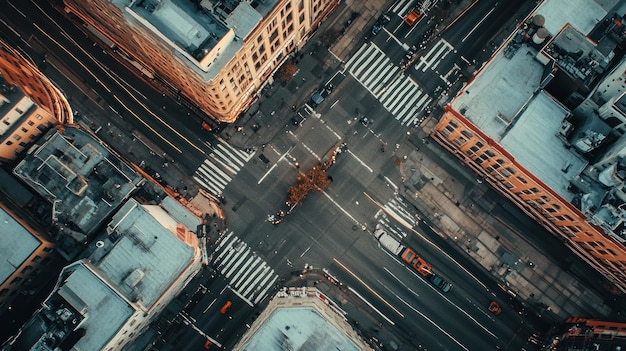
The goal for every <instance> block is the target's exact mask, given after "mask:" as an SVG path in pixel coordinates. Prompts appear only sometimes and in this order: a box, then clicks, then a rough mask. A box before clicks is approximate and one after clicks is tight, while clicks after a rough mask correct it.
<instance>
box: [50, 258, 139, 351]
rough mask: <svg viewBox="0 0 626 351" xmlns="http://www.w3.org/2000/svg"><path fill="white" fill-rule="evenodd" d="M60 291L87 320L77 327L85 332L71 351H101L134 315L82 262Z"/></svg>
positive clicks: (128, 306)
mask: <svg viewBox="0 0 626 351" xmlns="http://www.w3.org/2000/svg"><path fill="white" fill-rule="evenodd" d="M60 292H62V294H63V295H66V296H71V298H70V299H68V300H70V301H72V302H73V304H75V305H77V306H73V307H74V308H77V307H78V308H81V306H84V307H86V310H85V312H86V313H85V315H86V318H85V319H84V320H83V321H82V324H81V325H80V326H81V327H82V328H85V331H86V333H85V335H84V336H83V337H82V338H81V339H80V340H79V341H78V343H76V345H75V346H74V348H73V349H74V350H102V349H103V347H104V345H105V344H106V343H107V342H108V341H109V339H110V338H111V337H112V336H113V335H114V334H116V333H117V331H118V330H119V329H120V328H121V327H122V326H123V325H124V323H126V321H127V320H128V318H129V317H130V316H131V315H132V314H133V309H132V308H131V306H130V305H129V304H128V303H127V302H126V301H124V299H122V298H121V297H120V296H119V295H118V294H116V293H115V292H114V291H113V290H111V288H110V287H109V286H108V285H107V284H105V283H104V282H103V281H102V280H101V279H100V278H99V277H97V276H95V275H94V273H93V272H92V271H91V270H90V269H88V268H87V267H86V266H85V265H84V263H82V262H81V263H80V264H79V265H78V266H76V270H75V271H74V272H73V273H72V274H70V275H69V277H67V279H66V281H65V284H64V285H63V286H62V287H61V289H60Z"/></svg>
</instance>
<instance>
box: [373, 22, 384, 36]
mask: <svg viewBox="0 0 626 351" xmlns="http://www.w3.org/2000/svg"><path fill="white" fill-rule="evenodd" d="M381 29H383V26H382V24H380V23H376V24H374V26H373V27H372V35H376V34H378V32H380V30H381Z"/></svg>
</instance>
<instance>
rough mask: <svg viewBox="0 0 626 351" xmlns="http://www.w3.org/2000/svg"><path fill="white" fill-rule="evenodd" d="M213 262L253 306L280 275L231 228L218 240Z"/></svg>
mask: <svg viewBox="0 0 626 351" xmlns="http://www.w3.org/2000/svg"><path fill="white" fill-rule="evenodd" d="M216 245H217V246H216V248H215V250H214V252H213V254H212V264H213V267H215V269H217V270H218V271H219V272H220V273H221V274H222V275H223V276H224V277H225V278H226V279H227V280H228V281H229V287H230V289H231V290H232V291H234V292H235V293H236V294H238V295H239V296H240V297H241V298H242V299H244V300H245V301H246V302H247V303H248V304H250V305H251V306H254V305H257V304H258V303H259V302H261V301H262V300H263V298H265V296H267V293H268V291H269V289H270V288H271V287H272V286H273V285H274V283H275V282H276V280H277V279H278V275H277V274H276V273H275V272H274V269H272V268H271V267H270V266H268V265H267V263H266V262H265V261H264V260H263V259H262V258H261V257H259V256H258V255H257V254H256V253H255V252H253V251H252V249H251V248H250V247H249V246H248V245H247V244H246V243H244V242H243V241H241V240H240V239H239V238H238V237H237V236H235V234H234V233H233V232H232V231H230V232H228V233H226V234H224V235H223V236H222V237H221V238H220V239H218V241H217V243H216Z"/></svg>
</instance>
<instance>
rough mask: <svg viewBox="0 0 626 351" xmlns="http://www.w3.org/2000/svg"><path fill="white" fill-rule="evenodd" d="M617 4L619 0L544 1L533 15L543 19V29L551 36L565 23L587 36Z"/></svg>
mask: <svg viewBox="0 0 626 351" xmlns="http://www.w3.org/2000/svg"><path fill="white" fill-rule="evenodd" d="M619 2H620V0H567V1H562V0H546V1H545V2H544V3H543V4H541V5H540V6H539V7H538V8H537V10H536V11H535V13H534V14H538V15H542V16H543V17H544V18H545V20H546V21H545V24H544V28H546V29H547V30H548V32H550V34H552V35H556V34H557V33H558V32H559V31H560V30H561V28H563V26H564V25H565V24H567V23H569V24H571V25H572V26H573V27H574V28H576V29H577V30H579V31H580V32H582V33H583V34H585V35H587V34H589V33H590V32H591V30H592V29H593V27H594V26H595V25H596V24H597V23H598V22H600V21H601V20H602V19H603V18H604V17H605V16H606V15H607V14H608V13H609V11H611V10H612V9H613V8H614V7H615V6H617V5H618V4H619ZM620 15H622V14H620Z"/></svg>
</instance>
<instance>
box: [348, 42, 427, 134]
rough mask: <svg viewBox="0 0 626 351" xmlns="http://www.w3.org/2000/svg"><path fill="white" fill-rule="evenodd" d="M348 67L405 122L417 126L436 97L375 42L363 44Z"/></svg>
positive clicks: (396, 116)
mask: <svg viewBox="0 0 626 351" xmlns="http://www.w3.org/2000/svg"><path fill="white" fill-rule="evenodd" d="M346 69H347V70H348V71H349V72H350V74H352V76H353V77H354V78H355V79H356V80H357V81H359V83H361V84H362V85H363V86H364V87H365V88H366V89H367V90H368V91H369V92H370V93H371V94H372V95H374V97H376V98H377V99H378V101H380V103H381V104H382V105H383V106H384V107H385V109H386V110H387V111H389V112H390V113H391V114H392V115H394V118H395V119H396V120H398V121H399V122H400V123H401V124H402V125H405V126H411V125H414V124H415V123H416V120H417V117H418V114H419V112H420V111H422V110H423V109H424V107H426V106H428V104H429V103H430V102H431V100H432V99H431V98H430V96H428V94H426V93H425V92H424V91H422V90H421V89H420V87H419V86H418V85H417V83H416V82H415V81H414V80H413V79H411V78H410V77H408V76H406V75H405V74H404V73H403V72H402V71H401V70H400V69H399V68H398V67H397V66H395V65H394V64H393V63H391V61H390V60H389V58H388V57H387V55H385V53H384V52H383V51H382V50H380V49H379V48H378V47H377V46H376V45H375V44H374V43H371V42H370V43H365V44H363V46H362V47H361V48H360V49H359V50H358V51H357V52H356V53H355V54H354V55H353V56H352V57H351V58H350V60H349V61H348V62H347V63H346Z"/></svg>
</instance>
